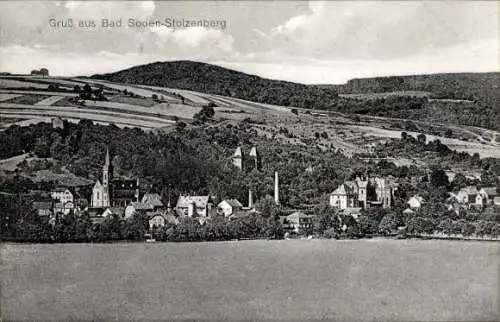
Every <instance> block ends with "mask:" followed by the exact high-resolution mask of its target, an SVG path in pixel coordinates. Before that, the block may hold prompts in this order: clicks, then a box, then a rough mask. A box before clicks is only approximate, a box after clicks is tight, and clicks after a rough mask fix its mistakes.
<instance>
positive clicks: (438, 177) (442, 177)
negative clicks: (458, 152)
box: [431, 169, 449, 187]
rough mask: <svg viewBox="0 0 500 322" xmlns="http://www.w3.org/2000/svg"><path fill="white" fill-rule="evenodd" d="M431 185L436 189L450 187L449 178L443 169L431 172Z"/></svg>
mask: <svg viewBox="0 0 500 322" xmlns="http://www.w3.org/2000/svg"><path fill="white" fill-rule="evenodd" d="M431 184H432V185H433V186H435V187H448V185H449V182H448V176H447V175H446V172H445V171H444V170H443V169H435V170H433V171H432V172H431Z"/></svg>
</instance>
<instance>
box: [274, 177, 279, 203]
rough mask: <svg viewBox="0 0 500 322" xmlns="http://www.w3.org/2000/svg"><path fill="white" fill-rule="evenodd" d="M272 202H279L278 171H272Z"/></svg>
mask: <svg viewBox="0 0 500 322" xmlns="http://www.w3.org/2000/svg"><path fill="white" fill-rule="evenodd" d="M274 202H275V203H276V204H277V205H279V204H280V196H279V181H278V171H274Z"/></svg>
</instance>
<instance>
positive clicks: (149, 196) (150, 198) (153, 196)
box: [141, 193, 164, 207]
mask: <svg viewBox="0 0 500 322" xmlns="http://www.w3.org/2000/svg"><path fill="white" fill-rule="evenodd" d="M141 202H142V203H146V204H150V205H151V206H153V207H163V206H164V205H163V202H162V201H161V197H160V195H159V194H157V193H146V194H144V196H143V197H142V200H141Z"/></svg>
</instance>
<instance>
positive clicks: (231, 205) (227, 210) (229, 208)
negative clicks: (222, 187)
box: [217, 199, 243, 217]
mask: <svg viewBox="0 0 500 322" xmlns="http://www.w3.org/2000/svg"><path fill="white" fill-rule="evenodd" d="M242 208H243V205H242V204H241V202H239V201H238V200H237V199H225V200H222V201H221V202H220V203H219V204H218V205H217V212H218V213H220V214H223V215H224V216H225V217H229V216H231V215H232V214H233V213H236V212H239V211H240V210H241V209H242Z"/></svg>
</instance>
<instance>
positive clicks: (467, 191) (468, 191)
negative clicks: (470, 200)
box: [459, 186, 479, 195]
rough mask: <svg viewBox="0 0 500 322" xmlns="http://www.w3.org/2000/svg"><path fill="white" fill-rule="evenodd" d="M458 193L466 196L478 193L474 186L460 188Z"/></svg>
mask: <svg viewBox="0 0 500 322" xmlns="http://www.w3.org/2000/svg"><path fill="white" fill-rule="evenodd" d="M459 192H461V193H465V194H467V195H477V194H478V193H479V191H478V190H477V188H476V187H474V186H468V187H465V188H462V189H460V191H459Z"/></svg>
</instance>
